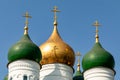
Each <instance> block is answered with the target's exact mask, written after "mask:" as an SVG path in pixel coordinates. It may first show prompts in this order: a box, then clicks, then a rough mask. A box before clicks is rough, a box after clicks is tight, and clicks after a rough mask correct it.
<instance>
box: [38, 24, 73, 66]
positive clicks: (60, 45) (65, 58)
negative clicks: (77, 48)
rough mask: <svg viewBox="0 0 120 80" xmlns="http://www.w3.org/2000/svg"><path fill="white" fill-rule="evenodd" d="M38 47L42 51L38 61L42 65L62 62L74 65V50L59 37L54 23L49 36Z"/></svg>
mask: <svg viewBox="0 0 120 80" xmlns="http://www.w3.org/2000/svg"><path fill="white" fill-rule="evenodd" d="M40 49H41V52H42V60H41V62H40V63H41V64H42V65H45V64H51V63H63V64H66V65H69V66H73V65H74V60H75V55H74V51H73V49H72V48H71V47H70V46H69V45H68V44H66V43H65V42H64V41H63V40H62V39H61V37H60V35H59V33H58V30H57V26H56V25H54V29H53V32H52V34H51V36H50V37H49V39H48V40H47V41H46V42H45V43H43V44H42V45H41V46H40Z"/></svg>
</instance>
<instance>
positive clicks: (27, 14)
mask: <svg viewBox="0 0 120 80" xmlns="http://www.w3.org/2000/svg"><path fill="white" fill-rule="evenodd" d="M23 17H25V18H26V22H25V25H26V26H28V18H32V17H31V16H30V15H29V13H28V12H26V13H25V15H24V16H23Z"/></svg>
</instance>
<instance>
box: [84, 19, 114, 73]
mask: <svg viewBox="0 0 120 80" xmlns="http://www.w3.org/2000/svg"><path fill="white" fill-rule="evenodd" d="M93 25H94V26H96V35H95V38H96V43H95V44H94V46H93V48H92V49H91V50H90V51H89V52H88V53H87V54H86V55H85V56H84V57H83V60H82V67H83V70H84V71H85V70H88V69H91V68H95V67H107V68H110V69H113V68H114V65H115V61H114V58H113V56H112V55H111V54H110V53H109V52H108V51H106V50H105V49H104V48H103V47H102V46H101V44H100V42H99V36H98V26H100V24H99V23H98V21H96V22H95V23H94V24H93Z"/></svg>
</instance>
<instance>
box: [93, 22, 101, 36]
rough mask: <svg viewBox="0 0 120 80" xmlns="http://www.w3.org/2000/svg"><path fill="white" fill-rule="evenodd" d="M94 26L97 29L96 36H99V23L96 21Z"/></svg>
mask: <svg viewBox="0 0 120 80" xmlns="http://www.w3.org/2000/svg"><path fill="white" fill-rule="evenodd" d="M93 26H95V27H96V34H98V27H99V26H100V24H99V22H98V21H96V22H95V23H94V24H93Z"/></svg>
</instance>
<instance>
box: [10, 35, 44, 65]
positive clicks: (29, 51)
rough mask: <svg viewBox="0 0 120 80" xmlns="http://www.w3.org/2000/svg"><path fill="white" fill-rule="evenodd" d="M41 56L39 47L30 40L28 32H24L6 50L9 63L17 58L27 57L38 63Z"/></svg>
mask: <svg viewBox="0 0 120 80" xmlns="http://www.w3.org/2000/svg"><path fill="white" fill-rule="evenodd" d="M41 58H42V56H41V51H40V49H39V47H38V46H37V45H35V44H34V43H33V42H32V41H31V39H30V37H29V35H28V34H25V35H24V36H23V37H22V38H21V40H20V41H18V42H17V43H16V44H14V45H13V46H12V47H11V48H10V49H9V52H8V60H9V63H10V62H13V61H15V60H19V59H28V60H33V61H36V62H38V63H39V61H40V60H41Z"/></svg>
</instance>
